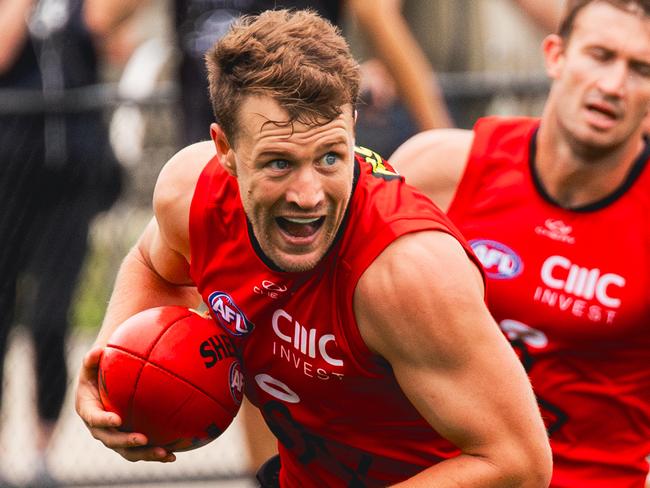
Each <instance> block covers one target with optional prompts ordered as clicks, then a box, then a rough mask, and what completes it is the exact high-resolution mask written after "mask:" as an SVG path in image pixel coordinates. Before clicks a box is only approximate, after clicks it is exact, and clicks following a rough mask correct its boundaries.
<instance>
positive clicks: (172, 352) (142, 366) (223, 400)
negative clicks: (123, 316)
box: [99, 306, 243, 451]
mask: <svg viewBox="0 0 650 488" xmlns="http://www.w3.org/2000/svg"><path fill="white" fill-rule="evenodd" d="M99 393H100V397H101V400H102V403H103V404H104V408H106V410H109V411H112V412H115V413H117V414H118V415H119V416H120V417H121V418H122V426H121V429H122V430H124V431H126V432H140V433H142V434H145V435H146V436H147V438H148V440H149V445H152V446H162V447H165V448H167V449H169V450H172V451H186V450H190V449H196V448H197V447H200V446H203V445H205V444H207V443H208V442H210V441H212V440H213V439H215V438H216V437H218V436H219V435H220V434H221V433H222V432H223V431H224V430H225V429H226V427H228V426H229V425H230V423H231V422H232V419H233V418H234V417H235V415H236V414H237V411H238V410H239V406H240V404H241V400H242V395H243V374H242V371H241V367H240V364H239V361H238V359H237V355H236V352H235V347H234V345H233V343H232V341H231V338H230V336H229V335H228V332H226V331H224V330H223V329H222V328H220V327H218V326H217V325H216V324H215V323H214V322H213V321H212V320H211V319H210V318H208V317H206V316H203V315H200V314H198V313H197V312H194V311H192V310H190V309H187V308H185V307H176V306H165V307H158V308H152V309H149V310H144V311H142V312H140V313H138V314H136V315H134V316H133V317H131V318H129V319H127V320H126V321H125V322H124V323H122V324H121V325H120V326H119V327H118V328H117V329H116V330H115V332H114V333H113V334H112V335H111V337H110V339H109V340H108V344H107V345H106V347H105V349H104V352H103V354H102V357H101V360H100V362H99Z"/></svg>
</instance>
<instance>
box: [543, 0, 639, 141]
mask: <svg viewBox="0 0 650 488" xmlns="http://www.w3.org/2000/svg"><path fill="white" fill-rule="evenodd" d="M545 54H546V61H547V70H548V73H549V75H550V76H551V77H552V78H553V80H554V82H553V88H552V92H551V98H550V99H549V103H550V104H551V108H552V110H553V111H554V112H555V120H556V121H557V123H558V124H559V126H560V129H561V130H562V132H563V133H565V134H567V135H568V137H569V138H570V140H571V141H572V142H573V143H576V144H578V145H580V146H582V147H589V148H597V149H608V148H615V147H618V146H620V145H621V144H623V143H625V142H626V141H627V140H629V138H630V137H631V136H632V135H633V134H635V133H636V132H637V131H639V127H640V125H641V123H642V121H643V119H644V116H645V115H646V113H647V111H648V107H649V105H650V19H648V17H640V16H637V15H636V14H632V13H629V12H626V11H623V10H620V9H618V8H616V7H613V6H612V5H610V4H608V3H605V2H594V3H592V4H590V5H588V6H587V7H585V8H584V9H583V10H582V11H580V12H579V13H578V16H577V18H576V22H575V25H574V30H573V32H572V33H571V35H570V37H569V39H567V40H564V41H562V40H561V39H560V38H559V37H557V36H549V38H547V40H546V41H545Z"/></svg>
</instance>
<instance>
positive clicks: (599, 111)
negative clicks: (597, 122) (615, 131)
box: [587, 103, 618, 121]
mask: <svg viewBox="0 0 650 488" xmlns="http://www.w3.org/2000/svg"><path fill="white" fill-rule="evenodd" d="M587 110H589V111H590V112H591V113H593V114H595V115H597V116H599V117H604V118H606V119H608V120H611V121H614V120H616V119H618V113H617V112H616V110H614V109H613V108H611V107H610V106H609V105H606V104H602V103H590V104H587Z"/></svg>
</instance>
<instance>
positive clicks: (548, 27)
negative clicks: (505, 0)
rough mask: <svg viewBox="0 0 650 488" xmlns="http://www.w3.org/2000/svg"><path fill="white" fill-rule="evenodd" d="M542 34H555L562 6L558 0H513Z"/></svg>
mask: <svg viewBox="0 0 650 488" xmlns="http://www.w3.org/2000/svg"><path fill="white" fill-rule="evenodd" d="M513 1H514V3H516V4H517V5H518V6H519V7H520V8H521V10H522V11H523V12H524V13H525V14H526V15H527V16H528V17H529V18H530V19H531V20H532V21H533V22H535V24H537V25H538V26H539V27H540V28H541V29H542V30H543V31H544V32H546V33H549V34H550V33H552V32H556V31H557V28H558V23H559V21H560V15H561V13H562V4H561V2H560V0H550V1H549V0H513Z"/></svg>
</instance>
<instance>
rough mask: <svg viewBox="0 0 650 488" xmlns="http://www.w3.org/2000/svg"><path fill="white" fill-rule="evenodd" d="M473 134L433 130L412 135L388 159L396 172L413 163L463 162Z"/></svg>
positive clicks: (456, 130)
mask: <svg viewBox="0 0 650 488" xmlns="http://www.w3.org/2000/svg"><path fill="white" fill-rule="evenodd" d="M473 140H474V132H473V131H471V130H464V129H433V130H428V131H424V132H420V133H419V134H416V135H414V136H413V137H411V138H410V139H408V140H407V141H406V142H405V143H404V144H402V145H401V146H400V147H398V148H397V150H396V151H395V152H394V153H393V154H392V155H391V157H390V158H389V160H390V162H391V164H393V165H394V166H395V167H396V168H397V169H398V170H399V167H400V166H403V165H407V164H411V162H413V161H416V162H417V161H420V160H425V161H428V160H431V159H436V160H438V159H443V158H444V159H445V160H449V159H453V160H454V161H460V162H464V161H465V160H466V159H467V155H468V153H469V150H470V148H471V147H472V142H473Z"/></svg>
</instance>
